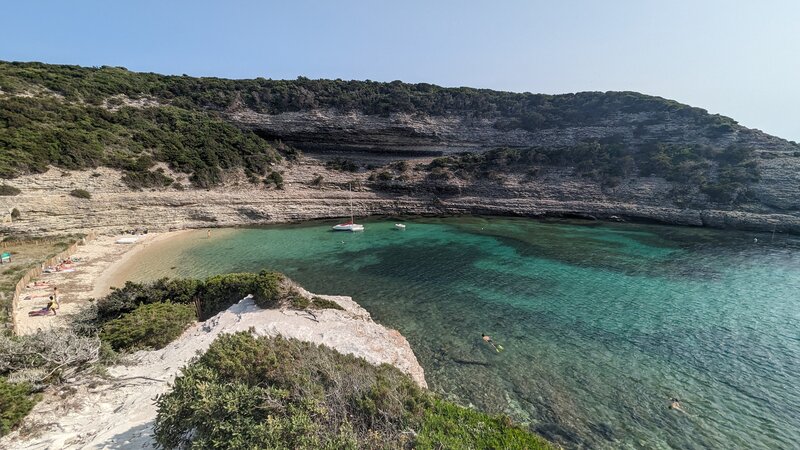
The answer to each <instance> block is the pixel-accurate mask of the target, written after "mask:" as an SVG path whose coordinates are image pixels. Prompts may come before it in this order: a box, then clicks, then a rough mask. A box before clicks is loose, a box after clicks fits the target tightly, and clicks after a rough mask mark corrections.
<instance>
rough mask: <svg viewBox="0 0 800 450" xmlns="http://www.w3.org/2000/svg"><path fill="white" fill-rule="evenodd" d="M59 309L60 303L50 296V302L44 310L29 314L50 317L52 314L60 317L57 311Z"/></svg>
mask: <svg viewBox="0 0 800 450" xmlns="http://www.w3.org/2000/svg"><path fill="white" fill-rule="evenodd" d="M57 309H58V303H56V301H55V299H53V296H52V295H51V296H50V301H49V302H47V306H45V307H44V308H42V309H36V310H33V311H31V312H29V313H28V315H29V316H48V315H50V313H51V312H52V313H53V315H58V312H56V310H57Z"/></svg>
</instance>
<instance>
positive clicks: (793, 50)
mask: <svg viewBox="0 0 800 450" xmlns="http://www.w3.org/2000/svg"><path fill="white" fill-rule="evenodd" d="M0 14H2V15H3V21H2V22H3V25H2V27H0V59H4V60H15V61H43V62H49V63H68V64H80V65H87V66H92V65H96V66H99V65H115V66H124V67H127V68H128V69H131V70H137V71H152V72H159V73H170V74H182V73H186V74H189V75H206V76H221V77H231V78H252V77H256V76H263V77H267V78H295V77H297V76H298V75H303V76H307V77H310V78H343V79H371V80H381V81H391V80H396V79H399V80H403V81H409V82H421V81H425V82H431V83H436V84H440V85H444V86H475V87H486V88H493V89H502V90H511V91H530V92H542V93H564V92H575V91H587V90H592V91H606V90H634V91H640V92H644V93H647V94H653V95H660V96H663V97H668V98H672V99H675V100H678V101H681V102H684V103H688V104H691V105H694V106H699V107H702V108H706V109H708V110H709V111H711V112H715V113H720V114H724V115H727V116H730V117H733V118H734V119H736V120H738V121H739V122H740V123H742V124H743V125H746V126H749V127H753V128H759V129H762V130H764V131H766V132H769V133H772V134H776V135H778V136H781V137H785V138H787V139H794V140H800V86H798V82H799V81H800V1H798V0H786V1H769V0H764V1H738V0H728V1H722V0H719V1H717V0H708V1H704V0H693V1H691V0H669V1H650V0H630V1H623V0H620V1H611V0H607V1H601V0H597V1H588V0H586V1H569V0H560V1H559V0H551V1H548V2H544V1H534V0H528V1H524V0H520V1H509V0H506V1H486V0H482V1H461V2H455V1H435V0H428V1H411V0H396V1H346V0H335V1H299V0H294V1H285V2H269V1H261V2H257V1H235V0H228V1H218V2H209V1H200V0H194V1H171V0H160V1H111V0H105V1H78V0H75V1H49V2H48V1H32V0H31V1H15V2H12V1H5V2H3V4H2V5H0Z"/></svg>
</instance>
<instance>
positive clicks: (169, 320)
mask: <svg viewBox="0 0 800 450" xmlns="http://www.w3.org/2000/svg"><path fill="white" fill-rule="evenodd" d="M196 318H197V313H196V311H195V308H194V305H184V304H180V303H171V302H158V303H150V304H146V305H141V306H139V307H138V308H136V309H134V310H133V311H131V312H129V313H127V314H124V315H123V316H122V317H120V318H118V319H114V320H111V321H109V322H107V323H106V324H105V325H103V329H102V331H101V332H100V339H102V340H103V341H104V342H107V343H108V344H109V345H110V346H111V348H113V349H114V350H116V351H121V350H127V351H131V350H137V349H160V348H163V347H164V346H165V345H167V344H169V343H170V342H172V341H173V340H175V339H176V338H177V337H178V336H180V335H181V333H183V332H184V331H185V330H186V328H188V327H189V325H190V324H191V323H192V322H194V321H195V319H196Z"/></svg>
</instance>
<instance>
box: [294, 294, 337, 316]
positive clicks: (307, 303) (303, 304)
mask: <svg viewBox="0 0 800 450" xmlns="http://www.w3.org/2000/svg"><path fill="white" fill-rule="evenodd" d="M289 306H291V307H292V308H294V309H300V310H304V309H309V308H310V309H338V310H341V311H344V308H342V306H341V305H339V304H338V303H336V302H334V301H333V300H327V299H324V298H322V297H317V296H314V297H312V298H306V297H303V296H302V295H300V294H298V293H296V292H290V293H289Z"/></svg>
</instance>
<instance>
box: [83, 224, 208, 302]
mask: <svg viewBox="0 0 800 450" xmlns="http://www.w3.org/2000/svg"><path fill="white" fill-rule="evenodd" d="M190 231H192V230H191V229H188V228H187V229H182V230H175V231H165V232H159V233H152V234H153V235H154V237H153V238H152V239H144V240H142V241H140V242H136V243H134V244H132V245H130V249H129V250H128V251H126V252H125V253H123V254H122V256H121V257H120V258H119V259H117V260H116V261H114V262H113V263H111V264H110V265H108V266H107V267H106V268H105V269H104V270H103V271H102V272H100V274H99V275H98V276H97V277H96V278H95V282H94V287H93V289H92V292H91V297H92V298H95V299H97V298H101V297H103V296H105V295H107V294H108V293H109V292H110V291H111V288H112V287H121V286H114V280H115V279H117V278H120V277H121V276H122V275H121V272H120V269H121V268H122V267H123V266H124V265H125V264H128V263H129V262H130V261H131V260H133V259H134V258H135V257H136V256H137V255H138V254H139V253H141V252H142V251H143V250H144V249H145V248H147V247H149V246H150V245H153V244H156V243H158V242H163V241H166V240H169V239H172V238H174V237H176V236H180V235H181V234H186V233H188V232H190ZM149 235H150V233H148V234H147V235H146V236H149ZM115 245H123V244H115ZM122 273H124V272H122Z"/></svg>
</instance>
